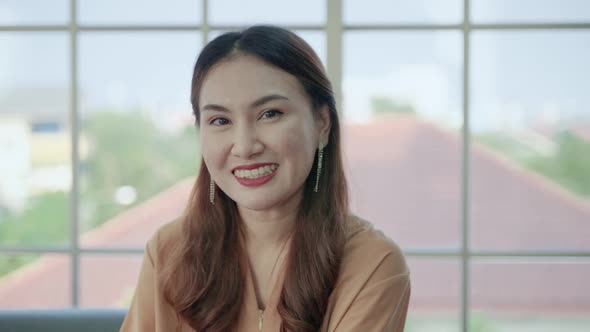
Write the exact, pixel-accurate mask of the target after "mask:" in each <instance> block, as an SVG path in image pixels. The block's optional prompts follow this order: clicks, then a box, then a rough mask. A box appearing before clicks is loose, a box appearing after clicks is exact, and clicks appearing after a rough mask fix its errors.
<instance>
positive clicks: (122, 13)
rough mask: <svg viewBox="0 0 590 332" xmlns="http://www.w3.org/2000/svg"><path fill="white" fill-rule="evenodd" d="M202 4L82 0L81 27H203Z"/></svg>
mask: <svg viewBox="0 0 590 332" xmlns="http://www.w3.org/2000/svg"><path fill="white" fill-rule="evenodd" d="M202 7H203V5H202V4H201V0H150V1H142V0H125V1H117V0H78V16H79V18H78V20H79V23H80V24H88V25H92V24H97V25H109V24H121V25H138V24H146V25H150V24H161V25H175V24H191V25H194V24H200V23H201V17H202V15H203V14H202V11H201V9H202Z"/></svg>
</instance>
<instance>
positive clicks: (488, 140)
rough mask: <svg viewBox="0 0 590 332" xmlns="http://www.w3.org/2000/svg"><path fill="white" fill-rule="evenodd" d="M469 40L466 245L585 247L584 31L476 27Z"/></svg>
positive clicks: (588, 233)
mask: <svg viewBox="0 0 590 332" xmlns="http://www.w3.org/2000/svg"><path fill="white" fill-rule="evenodd" d="M472 45H473V49H472V50H471V53H472V65H473V67H472V71H471V74H472V76H471V77H472V79H471V91H472V97H471V110H472V116H471V121H472V123H471V127H472V131H473V132H472V135H473V144H472V149H471V162H472V169H473V170H472V178H473V180H472V183H471V195H472V198H471V203H472V205H471V209H470V210H471V221H472V223H473V226H472V227H471V230H472V243H473V246H474V247H475V248H494V249H565V250H588V249H590V242H589V241H588V239H589V238H590V223H588V220H590V172H588V170H589V169H590V135H588V133H590V113H589V112H588V105H590V94H588V86H590V62H588V59H589V58H590V33H589V32H587V31H531V32H514V31H512V32H488V31H485V32H483V31H481V32H475V33H474V35H473V43H472ZM532 59H534V61H532Z"/></svg>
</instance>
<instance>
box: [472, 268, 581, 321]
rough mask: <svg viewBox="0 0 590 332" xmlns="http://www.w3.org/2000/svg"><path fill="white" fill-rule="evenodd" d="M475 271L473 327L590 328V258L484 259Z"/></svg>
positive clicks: (473, 282)
mask: <svg viewBox="0 0 590 332" xmlns="http://www.w3.org/2000/svg"><path fill="white" fill-rule="evenodd" d="M471 271H472V272H471V276H472V284H471V294H470V295H471V299H470V302H471V305H472V308H473V312H472V313H471V319H470V320H471V321H470V325H471V328H472V330H475V331H542V332H558V331H568V332H582V331H588V327H589V326H590V292H588V280H590V262H589V261H588V260H587V259H579V260H578V259H565V258H561V259H554V260H540V259H539V260H527V261H523V260H499V259H487V260H486V259H481V260H477V261H475V262H473V264H472V267H471Z"/></svg>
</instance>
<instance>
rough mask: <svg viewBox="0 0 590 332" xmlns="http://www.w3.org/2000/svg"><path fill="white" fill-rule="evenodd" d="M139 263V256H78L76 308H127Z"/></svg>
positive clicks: (137, 274) (140, 258) (140, 257)
mask: <svg viewBox="0 0 590 332" xmlns="http://www.w3.org/2000/svg"><path fill="white" fill-rule="evenodd" d="M141 262H142V256H140V255H108V256H105V255H83V256H81V257H80V280H81V281H80V306H82V307H123V308H127V307H129V304H131V299H132V297H133V292H134V291H135V286H136V285H137V278H138V277H139V270H140V268H141ZM104 271H117V273H104Z"/></svg>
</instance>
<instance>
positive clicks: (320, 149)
mask: <svg viewBox="0 0 590 332" xmlns="http://www.w3.org/2000/svg"><path fill="white" fill-rule="evenodd" d="M323 158H324V147H323V146H322V139H321V138H320V145H319V146H318V171H317V173H316V178H315V187H314V188H313V191H315V192H316V193H317V192H318V187H319V184H320V175H321V174H322V159H323Z"/></svg>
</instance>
